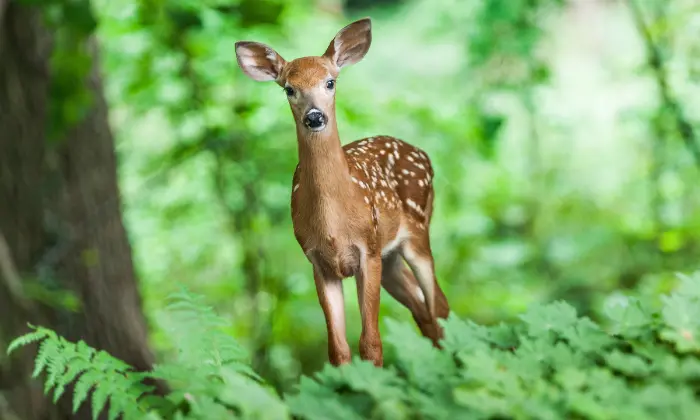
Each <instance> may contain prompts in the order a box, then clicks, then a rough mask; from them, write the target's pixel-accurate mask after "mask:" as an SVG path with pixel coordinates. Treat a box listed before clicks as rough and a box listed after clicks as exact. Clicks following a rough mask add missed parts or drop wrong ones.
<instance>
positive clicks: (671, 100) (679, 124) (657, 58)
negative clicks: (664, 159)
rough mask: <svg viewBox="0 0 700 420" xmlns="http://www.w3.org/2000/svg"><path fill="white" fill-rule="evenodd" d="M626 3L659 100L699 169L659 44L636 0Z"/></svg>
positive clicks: (698, 153)
mask: <svg viewBox="0 0 700 420" xmlns="http://www.w3.org/2000/svg"><path fill="white" fill-rule="evenodd" d="M627 5H628V6H629V8H630V10H631V12H632V17H633V19H634V23H635V25H636V26H637V29H638V30H639V32H640V34H641V35H642V38H643V39H644V44H645V47H646V52H647V62H648V63H649V67H651V69H652V70H653V72H654V77H655V78H656V85H657V86H658V88H659V93H660V94H661V100H662V102H663V104H664V106H665V107H666V108H668V109H669V111H670V112H671V115H672V116H673V119H674V123H675V125H676V129H677V130H678V133H679V134H680V136H681V138H682V139H683V143H685V146H686V147H687V148H688V151H689V152H690V153H691V154H692V155H693V158H694V159H695V165H696V166H697V167H698V169H700V146H698V144H697V143H696V141H695V132H694V130H693V126H692V125H691V124H690V123H689V122H688V120H687V119H686V118H685V115H684V114H683V109H682V108H681V106H680V105H679V103H678V101H677V100H676V98H675V97H674V96H673V93H672V92H671V88H670V87H669V85H668V77H667V75H666V68H665V67H664V62H663V59H662V58H661V51H660V50H659V46H658V45H657V44H656V43H655V42H654V39H653V37H652V36H651V32H650V31H649V27H648V26H647V24H646V22H645V21H644V16H643V14H642V10H641V9H640V8H639V5H638V4H637V2H636V0H627Z"/></svg>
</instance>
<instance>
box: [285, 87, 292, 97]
mask: <svg viewBox="0 0 700 420" xmlns="http://www.w3.org/2000/svg"><path fill="white" fill-rule="evenodd" d="M284 93H286V94H287V96H294V89H292V88H291V87H289V86H287V87H286V88H284Z"/></svg>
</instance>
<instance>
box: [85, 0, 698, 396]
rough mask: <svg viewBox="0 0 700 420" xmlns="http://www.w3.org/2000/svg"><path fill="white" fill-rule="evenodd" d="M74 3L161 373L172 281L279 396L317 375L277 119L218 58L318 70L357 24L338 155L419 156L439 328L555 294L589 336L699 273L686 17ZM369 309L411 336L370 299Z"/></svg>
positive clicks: (613, 6) (649, 10)
mask: <svg viewBox="0 0 700 420" xmlns="http://www.w3.org/2000/svg"><path fill="white" fill-rule="evenodd" d="M92 3H93V9H94V11H95V14H96V16H97V18H98V22H99V26H98V32H97V34H98V38H99V42H100V44H101V47H102V52H101V54H102V62H103V72H104V77H105V83H106V89H107V96H108V101H109V104H110V109H111V114H110V119H111V123H112V127H113V129H114V131H115V133H116V135H117V148H118V154H119V158H120V167H119V178H120V182H121V190H122V194H123V197H124V206H125V207H124V217H125V219H126V223H127V229H128V232H129V236H130V239H131V242H132V245H133V248H134V253H135V255H134V257H135V261H136V264H137V269H138V274H139V278H140V287H141V290H142V295H143V297H144V301H145V310H146V314H147V316H148V317H149V319H150V321H151V323H152V325H153V329H152V334H153V336H152V342H153V346H154V348H155V349H156V350H157V351H158V352H159V353H160V357H167V355H168V352H169V349H168V348H167V347H166V344H165V343H166V341H165V340H164V339H163V337H164V334H165V333H164V332H163V329H162V328H163V326H164V325H166V324H167V319H162V318H160V316H159V314H160V310H161V309H162V308H163V305H164V297H165V295H166V294H168V293H170V292H172V291H174V290H176V289H177V288H178V287H179V286H180V285H185V286H187V287H188V288H189V289H191V290H192V291H193V292H195V293H201V294H204V295H205V296H207V299H208V302H210V303H211V304H212V305H213V306H214V307H215V309H216V310H217V311H218V312H219V313H221V314H223V315H225V316H226V317H229V318H230V319H231V320H232V322H233V325H234V326H235V327H234V331H232V333H233V334H235V336H236V337H239V338H240V339H241V340H242V341H243V342H244V343H245V344H246V345H247V346H249V348H250V350H251V354H252V357H253V362H254V366H255V368H256V369H257V370H258V371H259V372H260V373H262V374H263V376H265V377H266V378H267V379H268V380H269V381H270V382H271V383H272V384H274V385H275V386H276V387H278V389H282V390H287V389H289V387H290V386H292V385H293V384H295V383H296V379H297V377H298V375H299V374H301V373H311V372H313V371H315V370H316V369H318V368H319V367H321V366H322V364H323V363H325V361H326V360H327V358H326V357H327V356H326V333H325V322H324V318H323V315H322V312H321V308H320V307H319V305H318V301H317V298H316V295H315V290H314V285H313V280H312V277H311V267H310V265H309V263H308V262H307V260H306V259H305V257H304V256H303V254H302V252H301V250H300V249H299V247H298V245H297V243H296V241H295V239H294V236H293V233H292V226H291V220H290V210H289V198H290V193H291V185H292V184H291V177H292V173H293V170H294V167H295V165H296V163H297V150H296V138H295V133H294V125H293V120H292V116H291V113H290V111H289V108H288V104H287V101H286V98H285V97H284V94H283V92H282V91H281V89H280V88H279V87H278V86H276V85H275V84H273V83H268V84H262V83H256V82H253V81H251V80H250V79H248V78H246V77H245V76H244V75H243V73H242V72H241V71H240V69H239V68H238V67H237V65H236V59H235V52H234V43H235V42H236V41H239V40H253V41H259V42H264V43H267V44H269V45H271V46H272V47H273V48H275V49H276V50H277V51H278V52H279V53H280V54H281V55H282V56H283V57H284V58H286V59H287V60H291V59H293V58H296V57H299V56H305V55H320V54H321V53H323V51H324V50H325V48H326V46H327V45H328V43H329V42H330V40H331V39H332V38H333V36H334V35H335V33H336V32H337V31H338V30H339V29H340V28H342V27H343V26H345V25H346V24H347V23H349V22H350V21H351V20H354V19H356V18H360V17H364V16H371V17H372V18H373V43H372V47H371V49H370V51H369V53H368V54H367V56H366V57H365V59H364V60H363V61H362V62H360V63H359V64H357V65H355V66H352V67H350V68H347V69H345V70H344V71H343V74H342V75H341V77H340V79H339V82H338V88H337V89H338V93H337V101H338V104H337V108H338V119H339V130H340V135H341V139H342V141H343V142H344V143H347V142H350V141H352V140H355V139H357V138H360V137H367V136H371V135H376V134H390V135H393V136H396V137H400V138H402V139H404V140H406V141H408V142H411V143H414V144H416V145H418V146H420V147H421V148H423V149H424V150H426V151H427V152H428V153H429V154H430V156H431V158H432V160H433V164H434V167H435V172H436V176H435V190H436V203H435V208H436V210H435V214H434V217H433V224H432V231H431V234H432V240H433V250H434V254H435V258H436V266H437V274H438V280H439V282H440V283H441V285H442V287H443V288H444V290H445V293H446V294H447V296H448V299H449V301H450V304H451V306H452V309H453V311H455V312H456V313H457V314H459V315H460V316H464V317H469V318H471V319H474V320H475V321H477V322H480V323H487V324H492V323H496V322H499V321H501V320H508V319H512V318H514V317H516V316H517V315H518V314H519V313H521V312H522V311H524V310H525V309H526V308H527V307H528V306H529V305H531V304H533V303H536V302H546V301H552V300H556V299H566V300H568V301H569V302H571V303H572V304H573V305H575V306H576V307H577V309H578V310H579V311H580V312H581V313H584V314H587V315H589V316H591V317H593V318H595V319H597V315H596V314H597V313H599V311H600V310H601V308H602V307H604V305H606V304H607V302H610V301H611V300H614V299H615V296H616V295H618V294H619V293H625V291H626V290H630V289H637V290H640V291H642V292H644V291H648V292H659V291H665V290H667V289H668V288H669V287H670V285H671V283H672V281H673V273H674V272H676V271H691V270H694V269H697V267H698V255H699V253H698V251H699V250H700V212H698V211H697V209H698V208H700V207H699V204H700V194H699V193H700V183H698V180H699V179H700V177H699V171H698V169H699V168H700V153H699V152H698V148H699V147H700V141H699V139H697V138H696V137H697V129H698V118H697V115H700V114H699V111H700V86H699V84H698V81H699V80H700V16H698V13H697V12H698V10H700V7H699V6H698V5H697V4H696V2H694V1H693V0H644V1H639V3H638V4H636V3H630V2H624V1H596V0H578V1H564V0H491V1H480V2H467V1H461V0H410V1H409V0H406V1H400V0H383V1H370V0H354V1H353V0H347V1H345V2H343V1H341V0H201V1H200V0H198V1H195V0H150V1H137V0H109V1H108V0H95V1H93V2H92ZM345 287H346V301H347V315H348V322H349V328H348V330H349V331H348V334H349V339H350V342H351V345H352V346H353V348H356V343H357V341H358V339H359V333H360V325H359V313H358V308H357V298H356V294H355V290H354V288H355V285H354V282H353V281H347V282H346V283H345ZM381 315H382V316H383V317H385V318H386V317H391V318H394V319H399V320H402V321H408V322H410V321H411V317H410V314H409V313H408V311H407V310H405V309H404V308H403V307H401V306H399V304H398V303H396V302H395V301H393V300H392V299H391V298H390V297H389V296H388V294H386V293H385V292H383V293H382V310H381ZM380 324H381V325H382V327H383V323H380Z"/></svg>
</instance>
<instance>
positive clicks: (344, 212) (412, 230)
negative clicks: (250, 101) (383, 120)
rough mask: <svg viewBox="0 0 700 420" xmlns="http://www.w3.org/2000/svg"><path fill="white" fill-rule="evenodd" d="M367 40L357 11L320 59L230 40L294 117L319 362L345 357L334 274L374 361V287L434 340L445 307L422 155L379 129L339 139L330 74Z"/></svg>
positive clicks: (353, 58) (294, 205) (378, 362)
mask: <svg viewBox="0 0 700 420" xmlns="http://www.w3.org/2000/svg"><path fill="white" fill-rule="evenodd" d="M371 42H372V23H371V19H370V18H369V17H366V18H363V19H359V20H357V21H354V22H352V23H350V24H349V25H347V26H345V27H344V28H342V29H341V30H340V31H339V32H338V33H337V34H336V35H335V37H334V38H333V39H332V40H331V42H330V44H329V45H328V47H327V49H326V50H325V52H324V53H323V55H321V56H307V57H300V58H296V59H294V60H292V61H286V60H285V59H284V58H282V56H281V55H280V54H279V53H278V52H277V51H275V50H274V49H272V48H271V47H269V46H268V45H266V44H263V43H259V42H254V41H238V42H236V44H235V50H236V60H237V63H238V66H239V67H240V69H241V70H242V71H243V73H244V74H245V75H246V76H248V77H249V78H251V79H253V80H255V81H258V82H275V83H276V84H277V85H279V86H280V87H282V89H283V92H284V94H285V95H286V97H287V99H288V101H289V106H290V108H291V111H292V115H293V117H294V122H295V126H296V137H297V151H298V164H297V166H296V169H295V171H294V175H293V177H292V186H291V218H292V225H293V230H294V236H295V239H296V241H297V243H298V244H299V246H300V247H301V250H302V251H303V253H304V255H305V256H306V258H307V259H308V261H309V262H310V263H311V266H312V268H313V278H314V283H315V286H316V292H317V295H318V301H319V303H320V306H321V309H322V310H323V314H324V317H325V321H326V329H327V334H328V337H327V338H328V360H329V362H330V363H331V365H334V366H338V365H341V364H344V363H349V362H350V361H351V358H352V353H351V351H350V346H349V344H348V341H347V337H346V319H345V298H344V292H343V283H342V282H343V280H344V279H347V278H351V277H354V278H355V281H356V286H357V295H358V302H359V306H360V315H361V320H362V332H361V335H360V342H359V351H360V358H361V359H362V360H365V361H370V362H371V363H373V364H374V365H375V366H377V367H381V366H383V363H384V360H383V347H382V340H381V336H380V332H379V319H378V318H379V303H380V293H381V288H382V287H383V288H384V289H385V290H386V291H387V292H388V293H389V295H390V296H391V297H393V298H394V299H395V300H397V301H398V302H399V303H400V304H402V305H403V306H405V307H406V308H408V310H409V311H410V312H411V314H412V316H413V319H414V321H415V322H416V324H417V326H418V328H419V329H420V331H421V334H422V335H423V336H424V337H427V338H428V339H430V340H431V342H432V344H433V345H434V346H435V347H438V348H439V347H440V340H441V339H442V338H443V330H442V327H441V325H440V323H439V322H438V319H439V318H442V319H445V318H447V317H448V315H449V312H450V308H449V304H448V302H447V298H446V296H445V294H444V292H443V291H442V289H441V288H440V286H439V285H438V282H437V278H436V275H435V263H434V259H433V254H432V250H431V246H430V235H429V229H430V221H431V217H432V213H433V200H434V191H433V179H434V172H433V167H432V165H431V161H430V158H429V157H428V155H427V154H426V152H424V151H423V150H421V149H420V148H418V147H416V146H412V145H411V144H409V143H407V142H405V141H403V140H401V139H398V138H395V137H392V136H388V135H376V136H373V137H368V138H363V139H359V140H356V141H354V142H352V143H349V144H346V145H344V146H343V145H341V141H340V137H339V134H338V126H337V120H336V112H335V92H336V83H337V80H338V76H339V73H340V70H341V69H343V68H345V67H347V66H350V65H352V64H355V63H357V62H359V61H360V60H362V59H363V58H364V56H365V55H366V54H367V52H368V51H369V48H370V44H371ZM405 263H406V264H407V265H408V267H406V264H405Z"/></svg>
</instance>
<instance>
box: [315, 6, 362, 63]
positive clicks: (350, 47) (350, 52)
mask: <svg viewBox="0 0 700 420" xmlns="http://www.w3.org/2000/svg"><path fill="white" fill-rule="evenodd" d="M370 44H372V21H371V20H370V18H364V19H360V20H357V21H355V22H353V23H351V24H349V25H348V26H346V27H344V28H343V29H341V30H340V31H339V32H338V34H337V35H336V36H335V38H333V41H331V43H330V45H329V46H328V49H326V52H325V53H324V54H323V56H324V57H327V58H329V59H330V60H331V61H332V62H334V63H335V65H336V66H337V67H338V69H341V68H343V67H345V66H349V65H351V64H355V63H357V62H358V61H360V60H362V58H363V57H364V56H365V54H367V51H369V46H370Z"/></svg>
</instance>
